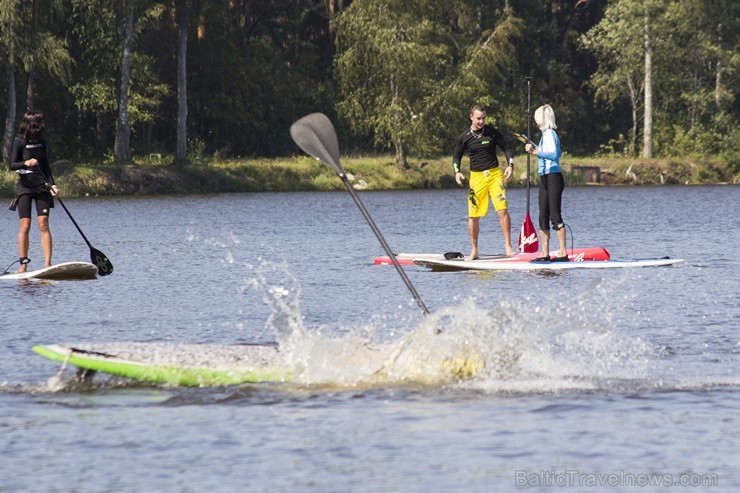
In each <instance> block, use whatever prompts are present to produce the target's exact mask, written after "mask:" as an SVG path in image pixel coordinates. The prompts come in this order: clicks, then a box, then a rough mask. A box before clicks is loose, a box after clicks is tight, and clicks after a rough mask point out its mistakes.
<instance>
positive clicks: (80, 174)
mask: <svg viewBox="0 0 740 493" xmlns="http://www.w3.org/2000/svg"><path fill="white" fill-rule="evenodd" d="M525 163H526V159H525V157H524V156H518V157H517V159H516V171H515V173H514V180H512V182H511V183H510V185H509V186H510V187H512V188H515V187H520V186H523V185H524V184H525V183H526V181H525V178H526V171H525V170H526V164H525ZM562 164H563V168H564V172H565V175H566V182H567V183H568V185H569V186H578V185H589V184H596V185H654V184H682V185H688V184H715V183H740V172H738V171H737V170H732V169H730V167H728V166H726V165H724V164H722V163H721V162H720V161H719V160H714V159H711V158H665V159H653V160H630V159H622V158H595V157H594V158H572V157H564V158H563V160H562ZM342 166H343V167H344V169H345V171H346V172H347V174H348V178H349V179H350V181H351V182H352V183H353V186H354V187H355V188H356V189H360V190H408V189H419V188H451V187H456V186H457V185H456V184H455V182H454V179H453V177H452V173H451V166H450V158H449V157H443V158H438V159H428V160H411V161H410V162H409V167H408V169H405V170H401V169H399V168H398V167H396V166H395V162H394V160H393V158H392V157H391V156H379V157H367V156H365V157H362V156H361V157H347V158H344V159H343V160H342ZM464 166H465V167H467V163H465V165H464ZM535 167H536V161H534V160H533V161H532V173H533V177H534V178H535V179H536V176H534V175H535V174H536V171H535ZM53 170H54V175H55V177H56V181H57V184H58V185H59V186H60V188H61V189H62V191H63V194H64V196H68V197H71V196H88V195H90V196H95V195H153V194H180V193H182V194H189V193H222V192H291V191H309V190H316V191H317V190H340V189H342V188H343V185H342V183H341V181H340V180H339V179H338V178H337V176H336V174H335V173H334V171H333V170H332V169H331V168H329V167H328V166H326V165H323V164H321V163H319V162H318V161H316V160H315V159H312V158H309V157H303V156H300V157H293V158H276V159H241V160H233V161H210V162H205V163H198V164H191V165H188V166H185V167H175V166H173V165H171V164H164V160H163V161H152V160H149V159H144V158H142V159H141V160H139V162H138V164H135V165H129V166H118V165H114V164H107V163H72V162H69V161H59V162H56V163H54V164H53ZM15 182H16V175H15V174H14V173H11V172H9V171H7V169H6V170H4V171H3V172H2V173H0V196H2V197H12V196H13V195H14V193H15V192H14V191H15Z"/></svg>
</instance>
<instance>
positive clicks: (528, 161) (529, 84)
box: [526, 77, 532, 214]
mask: <svg viewBox="0 0 740 493" xmlns="http://www.w3.org/2000/svg"><path fill="white" fill-rule="evenodd" d="M526 79H527V138H530V136H531V135H532V128H531V113H532V106H531V95H532V91H531V85H532V78H531V77H527V78H526ZM529 173H530V154H529V153H527V214H529V181H530V175H529Z"/></svg>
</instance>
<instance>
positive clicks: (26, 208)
mask: <svg viewBox="0 0 740 493" xmlns="http://www.w3.org/2000/svg"><path fill="white" fill-rule="evenodd" d="M33 201H36V215H37V216H48V215H49V210H50V209H51V207H52V201H51V194H50V193H49V192H38V193H24V194H23V195H21V196H19V197H18V201H17V202H16V208H17V209H18V217H19V218H20V219H24V218H25V219H31V202H33Z"/></svg>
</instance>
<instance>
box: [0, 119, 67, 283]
mask: <svg viewBox="0 0 740 493" xmlns="http://www.w3.org/2000/svg"><path fill="white" fill-rule="evenodd" d="M43 133H44V114H43V113H41V112H38V111H28V112H26V114H25V115H23V120H21V124H20V129H19V132H18V136H17V137H16V139H15V141H14V142H13V148H12V151H11V154H10V169H11V170H12V171H15V172H16V173H18V185H17V186H16V192H15V197H14V198H13V201H12V202H11V204H10V210H11V211H14V210H16V208H17V209H18V217H19V218H20V231H19V232H18V251H19V254H20V258H19V259H18V262H19V263H20V264H21V266H20V269H18V270H17V271H16V272H26V269H27V266H28V263H29V262H30V261H31V260H30V259H29V258H28V245H29V240H28V234H29V232H30V231H31V203H32V202H36V215H37V216H38V218H37V219H38V226H39V231H40V232H41V248H42V250H43V252H44V266H45V267H51V250H52V240H51V231H50V230H49V210H50V209H51V208H52V207H54V199H53V198H52V197H55V196H56V195H57V194H58V193H59V189H58V188H57V186H56V185H55V184H54V177H53V176H52V174H51V167H50V166H49V160H48V158H47V156H46V142H45V141H44V137H43Z"/></svg>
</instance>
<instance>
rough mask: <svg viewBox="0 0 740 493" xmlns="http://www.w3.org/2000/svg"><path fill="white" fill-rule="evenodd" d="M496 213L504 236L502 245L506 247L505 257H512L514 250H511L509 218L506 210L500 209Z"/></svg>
mask: <svg viewBox="0 0 740 493" xmlns="http://www.w3.org/2000/svg"><path fill="white" fill-rule="evenodd" d="M497 212H498V221H499V223H500V224H501V232H502V233H503V234H504V245H505V247H506V255H508V256H509V257H511V256H512V255H514V253H515V252H514V249H513V248H511V216H509V211H508V210H507V209H501V210H500V211H497Z"/></svg>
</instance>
